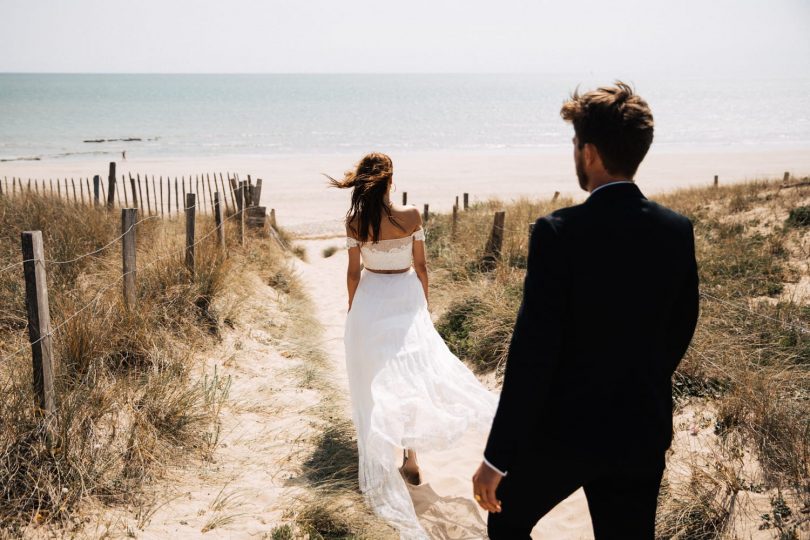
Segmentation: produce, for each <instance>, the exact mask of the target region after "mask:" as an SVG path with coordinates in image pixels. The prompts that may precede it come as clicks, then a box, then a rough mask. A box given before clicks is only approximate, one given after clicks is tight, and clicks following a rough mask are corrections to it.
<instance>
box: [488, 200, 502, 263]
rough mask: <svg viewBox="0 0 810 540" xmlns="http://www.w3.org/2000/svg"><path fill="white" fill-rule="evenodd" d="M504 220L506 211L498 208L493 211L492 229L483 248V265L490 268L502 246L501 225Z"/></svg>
mask: <svg viewBox="0 0 810 540" xmlns="http://www.w3.org/2000/svg"><path fill="white" fill-rule="evenodd" d="M505 221H506V212H504V211H503V210H499V211H497V212H495V219H494V220H493V222H492V231H491V232H490V233H489V240H488V241H487V246H486V248H485V249H484V265H485V266H486V267H488V268H492V267H493V266H494V265H495V263H496V262H497V261H498V259H499V258H500V257H501V248H502V246H503V226H504V222H505Z"/></svg>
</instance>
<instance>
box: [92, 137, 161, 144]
mask: <svg viewBox="0 0 810 540" xmlns="http://www.w3.org/2000/svg"><path fill="white" fill-rule="evenodd" d="M158 139H160V137H147V138H143V137H121V138H119V139H85V140H83V141H82V142H86V143H105V142H143V141H156V140H158Z"/></svg>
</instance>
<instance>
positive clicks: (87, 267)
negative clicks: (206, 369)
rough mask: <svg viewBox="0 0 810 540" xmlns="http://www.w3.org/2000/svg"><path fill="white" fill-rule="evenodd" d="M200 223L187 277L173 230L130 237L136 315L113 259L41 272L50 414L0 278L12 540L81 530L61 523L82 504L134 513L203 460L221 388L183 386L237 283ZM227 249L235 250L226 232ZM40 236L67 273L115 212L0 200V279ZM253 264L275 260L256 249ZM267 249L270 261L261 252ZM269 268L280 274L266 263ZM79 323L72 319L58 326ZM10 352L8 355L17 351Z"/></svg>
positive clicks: (0, 411) (162, 225)
mask: <svg viewBox="0 0 810 540" xmlns="http://www.w3.org/2000/svg"><path fill="white" fill-rule="evenodd" d="M211 227H212V225H211V224H208V223H207V220H206V219H205V218H204V217H203V216H200V218H199V219H198V232H197V234H198V237H197V238H198V239H202V238H203V237H204V236H205V235H208V237H207V238H205V239H202V240H201V241H200V243H199V244H198V245H197V246H196V271H195V273H194V274H193V275H192V274H190V273H189V272H188V271H187V270H186V268H185V266H184V264H183V251H182V250H183V245H184V232H183V231H184V228H183V223H181V222H180V221H179V220H158V219H152V220H147V221H144V222H143V223H141V224H140V225H138V228H137V244H138V252H137V258H138V272H137V279H138V291H137V308H136V309H132V310H128V309H127V308H126V307H125V306H124V304H123V295H122V292H121V279H120V274H121V247H120V243H114V244H113V245H111V246H110V247H109V248H108V249H105V250H103V251H101V252H99V253H98V254H96V255H92V256H89V257H85V258H82V259H79V260H77V261H75V262H70V263H67V264H56V263H53V262H50V263H46V268H47V272H48V275H47V278H48V288H49V299H50V309H51V320H52V327H54V328H56V327H57V326H59V325H62V326H61V327H59V329H58V331H56V333H55V334H54V337H53V344H54V347H53V348H54V361H55V366H56V384H55V393H56V412H55V414H54V415H53V417H51V418H46V417H44V416H43V415H42V414H40V413H39V412H38V411H37V410H36V408H35V407H34V396H33V390H32V374H31V358H30V348H27V347H26V345H27V329H26V315H25V305H24V284H23V280H22V267H14V268H12V269H10V270H9V271H6V272H2V273H0V306H2V308H0V357H6V356H7V355H10V358H9V360H8V361H6V362H5V363H4V364H3V365H0V377H2V379H1V380H0V385H2V386H0V388H2V393H3V394H4V397H3V399H2V400H0V522H2V523H3V527H4V529H3V532H2V534H8V535H10V536H12V537H13V536H17V535H19V534H21V533H22V531H23V530H25V529H26V527H29V526H31V525H41V524H53V525H56V526H59V527H67V528H70V527H80V523H78V522H77V521H76V516H74V511H75V510H76V509H77V507H78V506H79V504H80V503H81V502H82V501H83V500H85V499H86V498H89V497H92V498H94V499H95V500H98V501H100V502H102V503H105V504H110V505H119V504H126V505H133V506H138V505H139V504H142V503H143V504H146V501H143V500H141V497H142V494H143V491H142V487H143V486H144V485H145V484H146V483H147V482H149V481H150V480H152V479H154V478H157V477H159V476H160V475H161V474H162V472H163V471H164V470H165V469H164V468H165V466H166V465H168V464H171V463H178V462H179V460H184V461H187V460H189V459H191V460H194V459H198V460H207V459H211V456H212V453H213V451H214V449H215V448H216V446H217V441H218V433H219V431H218V421H217V418H218V414H219V411H220V408H221V406H222V403H223V400H224V399H226V398H227V394H228V389H229V382H230V381H229V379H227V378H222V377H220V376H219V375H218V374H217V373H212V374H205V375H204V376H199V373H195V372H194V369H195V367H196V366H195V364H194V360H193V358H194V355H195V354H196V353H198V352H200V351H201V350H203V349H204V348H206V347H207V346H208V345H209V344H212V343H213V341H214V340H216V339H217V336H218V333H219V329H220V328H221V325H222V324H227V323H228V317H229V313H228V309H232V308H233V306H229V305H227V303H221V300H222V299H223V298H224V297H225V293H226V292H227V289H228V285H229V283H230V282H232V281H233V280H235V279H238V273H237V272H236V269H235V266H234V260H237V259H240V258H242V259H244V258H245V257H246V256H247V255H246V253H245V252H244V251H243V250H240V249H239V248H233V247H231V248H229V250H230V252H231V253H230V255H231V256H230V257H226V256H225V255H224V254H223V253H221V252H220V250H219V249H218V247H217V245H216V240H215V239H216V235H213V234H209V233H210V232H211ZM229 227H230V228H229V229H228V240H229V242H228V243H229V246H236V245H237V242H236V241H235V235H236V233H235V231H234V230H232V229H233V227H232V226H230V225H229ZM22 230H41V231H42V232H43V237H44V245H45V257H46V259H47V260H50V261H67V260H71V259H74V258H75V257H76V256H78V255H81V254H84V253H88V252H92V251H94V250H98V249H100V248H102V247H103V246H105V245H106V244H108V243H109V242H111V241H113V240H114V239H115V238H116V237H117V236H118V235H119V234H120V213H119V211H118V210H116V211H114V212H111V213H109V214H108V213H107V212H106V211H104V210H103V209H99V210H95V209H92V208H88V207H77V206H75V205H73V204H70V203H68V202H66V201H64V200H60V199H57V198H52V197H48V196H38V195H28V194H26V195H25V196H21V197H20V196H18V197H17V198H14V199H9V198H4V197H0V261H3V263H2V264H0V267H4V266H6V264H12V263H13V262H14V261H18V260H20V247H19V246H20V236H19V235H20V231H22ZM266 242H268V244H267V245H264V246H262V249H263V251H264V252H265V258H266V259H267V260H270V259H278V260H281V259H284V258H285V257H284V256H283V254H282V252H281V250H280V249H276V251H272V249H273V243H272V242H270V241H269V240H267V241H266ZM268 250H271V251H269V252H268ZM279 264H280V263H279ZM79 310H82V311H81V312H80V314H79V315H78V316H76V317H73V318H71V315H73V314H75V313H77V312H78V311H79ZM21 348H22V351H21V352H19V353H16V354H14V353H15V351H17V350H18V349H21Z"/></svg>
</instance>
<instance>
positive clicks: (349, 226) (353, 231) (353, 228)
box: [344, 216, 358, 238]
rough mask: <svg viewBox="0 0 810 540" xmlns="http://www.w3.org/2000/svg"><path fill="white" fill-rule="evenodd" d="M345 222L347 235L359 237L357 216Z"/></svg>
mask: <svg viewBox="0 0 810 540" xmlns="http://www.w3.org/2000/svg"><path fill="white" fill-rule="evenodd" d="M344 223H345V225H346V236H349V237H351V238H357V223H358V219H357V217H356V216H355V217H354V218H352V219H347V220H346V221H345V222H344Z"/></svg>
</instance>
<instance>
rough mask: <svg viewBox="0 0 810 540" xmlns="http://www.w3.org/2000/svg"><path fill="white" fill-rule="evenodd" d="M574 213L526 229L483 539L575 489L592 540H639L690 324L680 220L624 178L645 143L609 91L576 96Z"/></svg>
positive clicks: (524, 531) (528, 520)
mask: <svg viewBox="0 0 810 540" xmlns="http://www.w3.org/2000/svg"><path fill="white" fill-rule="evenodd" d="M561 115H562V117H563V119H565V120H566V121H569V122H571V123H572V124H573V127H574V138H573V145H574V163H575V165H576V174H577V178H578V180H579V185H580V187H581V188H582V189H583V190H585V191H587V192H589V193H590V196H589V197H588V199H587V200H586V201H585V202H584V203H583V204H580V205H577V206H573V207H570V208H564V209H561V210H558V211H556V212H554V213H552V214H551V215H549V216H546V217H543V218H540V219H538V220H537V221H536V222H535V224H534V229H533V232H532V234H531V240H530V245H529V256H528V267H527V271H526V278H525V285H524V291H523V303H522V305H521V307H520V310H519V312H518V317H517V322H516V323H515V327H514V332H513V336H512V342H511V345H510V348H509V356H508V360H507V363H506V372H505V375H504V380H503V389H502V392H501V397H500V402H499V405H498V411H497V414H496V416H495V420H494V422H493V424H492V430H491V432H490V435H489V441H488V443H487V447H486V450H485V452H484V457H485V462H484V463H482V464H481V466H480V467H479V469H478V471H477V472H476V473H475V475H474V477H473V492H474V497H475V498H476V500H478V501H479V502H480V504H481V506H482V507H483V508H484V509H485V510H487V511H488V512H489V521H488V528H489V535H490V538H492V539H494V540H502V539H508V540H519V539H529V538H530V534H531V531H532V529H533V528H534V526H535V524H536V523H537V522H538V521H539V520H540V518H542V517H543V516H544V515H545V514H547V513H548V512H549V511H550V510H551V509H552V508H554V507H555V506H556V505H557V504H558V503H560V502H561V501H563V500H564V499H566V498H567V497H568V496H569V495H571V494H572V493H573V492H574V491H576V490H577V489H578V488H580V487H581V488H584V491H585V496H586V498H587V500H588V508H589V510H590V514H591V521H592V523H593V530H594V535H595V537H596V539H597V540H602V539H623V540H637V539H638V540H653V539H654V537H655V513H656V502H657V498H658V490H659V486H660V484H661V479H662V475H663V472H664V466H665V459H664V456H665V453H666V451H667V449H668V448H669V446H670V443H671V440H672V382H671V378H672V375H673V373H674V371H675V369H676V368H677V366H678V364H679V362H680V361H681V358H682V357H683V355H684V354H685V352H686V349H687V347H688V345H689V342H690V340H691V339H692V335H693V333H694V330H695V325H696V323H697V317H698V274H697V264H696V262H695V246H694V236H693V232H692V224H691V223H690V221H689V220H688V219H687V218H685V217H684V216H681V215H679V214H677V213H675V212H673V211H672V210H669V209H667V208H664V207H663V206H660V205H658V204H656V203H654V202H652V201H649V200H647V199H646V198H645V197H644V195H643V194H642V193H641V191H640V190H639V188H638V187H637V186H636V184H635V183H634V182H633V177H634V176H635V174H636V170H637V169H638V166H639V164H640V163H641V161H642V160H643V159H644V156H645V155H646V154H647V151H648V150H649V148H650V145H651V144H652V140H653V117H652V113H651V111H650V108H649V107H648V105H647V103H646V102H645V101H644V100H643V99H642V98H641V97H640V96H639V95H637V94H635V93H634V91H633V89H632V88H631V87H630V86H628V85H626V84H624V83H621V82H617V83H616V85H615V86H609V87H603V88H599V89H597V90H594V91H592V92H587V93H585V94H579V93H577V92H575V93H574V94H573V95H572V96H571V98H570V99H569V100H568V101H567V102H566V103H565V104H564V105H563V107H562V110H561Z"/></svg>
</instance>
